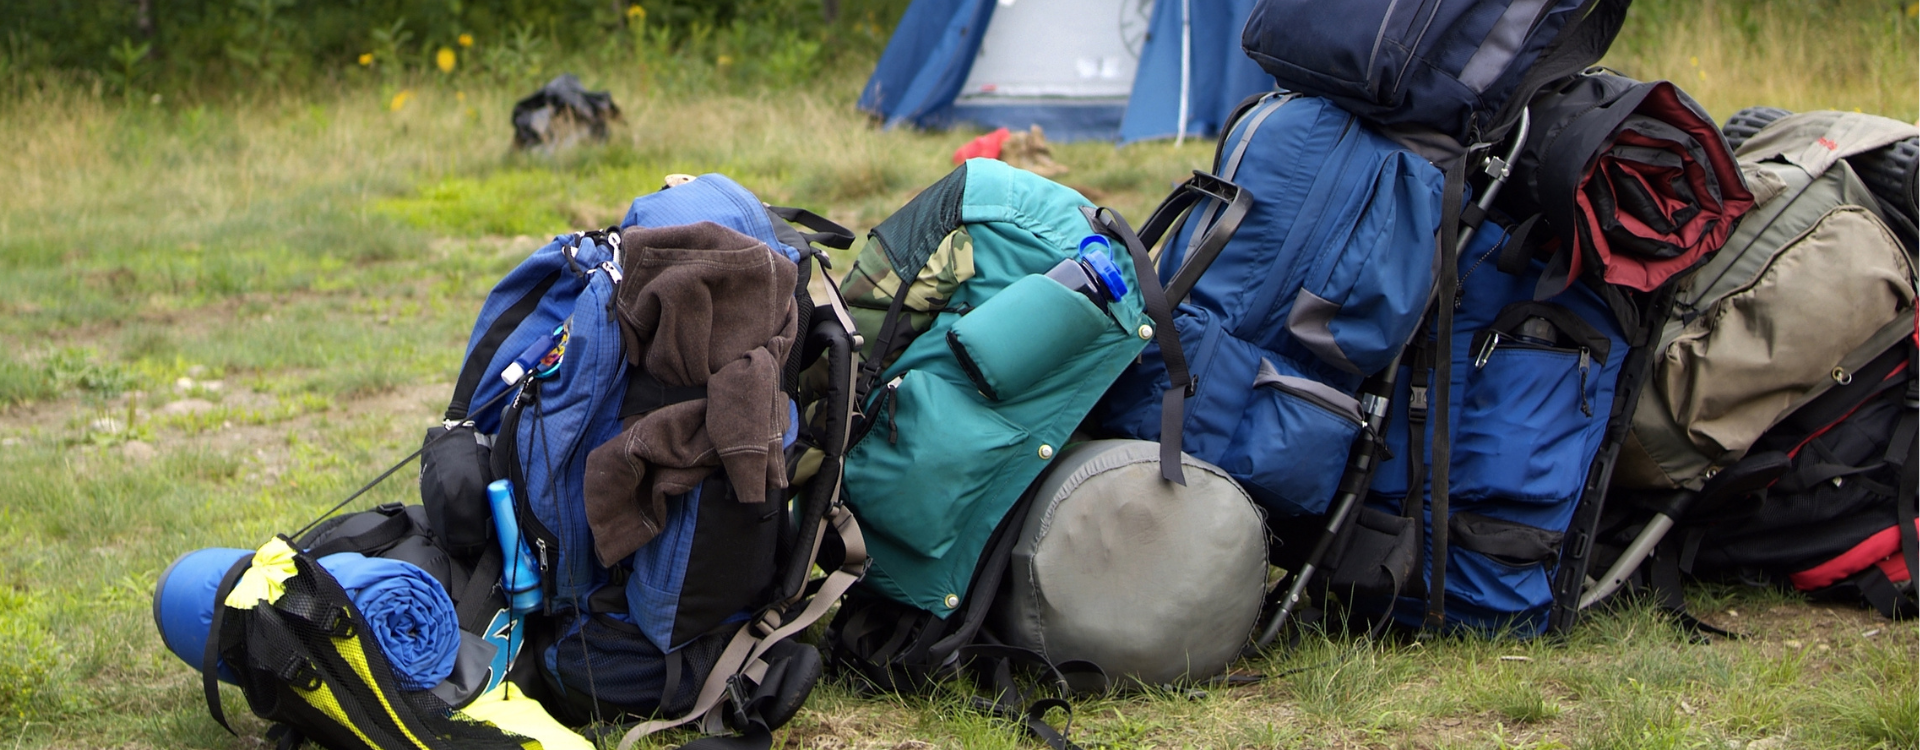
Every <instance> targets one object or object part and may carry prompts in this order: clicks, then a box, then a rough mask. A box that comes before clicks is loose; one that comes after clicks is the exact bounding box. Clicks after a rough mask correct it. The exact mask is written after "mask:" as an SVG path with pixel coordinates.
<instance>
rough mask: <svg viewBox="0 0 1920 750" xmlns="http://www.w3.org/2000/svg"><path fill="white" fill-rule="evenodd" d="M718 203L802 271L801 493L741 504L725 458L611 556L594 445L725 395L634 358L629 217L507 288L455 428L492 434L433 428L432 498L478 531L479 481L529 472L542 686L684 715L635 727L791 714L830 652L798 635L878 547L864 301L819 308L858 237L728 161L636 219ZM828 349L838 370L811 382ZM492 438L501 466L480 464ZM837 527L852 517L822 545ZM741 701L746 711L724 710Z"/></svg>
mask: <svg viewBox="0 0 1920 750" xmlns="http://www.w3.org/2000/svg"><path fill="white" fill-rule="evenodd" d="M703 221H704V222H713V223H715V224H719V225H721V226H723V227H726V228H727V229H731V230H733V231H735V232H738V233H740V234H744V235H746V236H747V237H750V238H752V239H754V240H758V241H759V242H761V243H764V244H765V245H766V246H767V248H768V249H769V250H770V251H771V252H772V253H774V254H775V256H776V257H775V258H774V259H773V261H772V262H774V263H792V264H796V265H797V266H798V268H799V269H800V270H799V273H798V274H797V276H796V278H797V284H796V288H795V290H794V294H795V298H794V301H795V308H796V310H797V313H798V319H799V320H798V322H799V325H798V338H797V339H796V341H795V343H794V345H793V347H792V350H791V353H790V356H789V359H788V361H787V362H786V363H785V367H784V371H783V374H782V378H781V379H782V383H781V388H782V390H784V391H785V392H786V393H787V394H788V396H789V400H790V402H791V403H793V404H794V405H795V409H794V411H793V412H792V413H791V417H790V419H789V420H788V424H789V430H788V433H787V435H786V437H785V440H784V445H785V447H786V450H787V452H788V456H787V459H788V460H787V466H789V467H798V466H802V465H804V466H806V467H807V469H806V470H805V471H804V472H801V471H797V470H796V471H792V472H790V480H791V485H790V488H789V493H788V494H787V495H784V496H776V497H772V498H770V502H769V503H766V504H758V505H750V504H744V503H740V502H737V501H736V500H734V499H733V497H732V487H731V486H730V485H729V483H728V481H727V478H726V474H725V473H724V472H715V474H714V475H713V476H711V477H709V478H708V479H707V480H706V481H705V482H702V483H701V484H700V485H699V486H698V487H696V488H695V489H694V490H692V491H690V492H687V493H684V494H681V495H676V496H673V497H671V498H669V501H668V508H667V515H666V518H665V519H663V521H664V522H663V524H662V526H663V528H661V529H660V533H659V534H658V536H656V537H655V538H653V539H652V540H651V541H649V542H648V543H646V544H644V545H642V546H641V547H640V549H639V550H638V551H637V552H635V553H633V554H632V555H631V556H630V557H628V558H626V559H623V560H621V561H619V562H618V563H616V564H614V565H611V566H607V565H603V564H601V562H600V560H599V559H598V558H597V557H596V555H595V551H594V539H593V531H592V529H591V528H590V527H589V525H588V521H587V514H586V504H585V500H584V495H585V476H586V470H587V457H588V454H589V453H590V452H592V451H593V450H594V449H595V448H598V447H600V446H601V445H602V444H603V443H606V442H608V441H609V440H610V439H612V438H613V437H615V436H616V435H617V434H619V432H620V431H621V428H622V422H623V420H624V419H626V418H628V417H632V416H637V415H639V414H642V413H644V412H646V411H648V410H651V409H656V408H660V407H662V406H665V405H668V404H672V403H678V402H682V401H687V400H691V399H694V398H704V397H705V393H704V391H703V390H702V389H698V388H691V387H688V388H671V387H662V386H661V385H660V383H659V381H657V380H654V379H652V378H651V377H643V375H644V372H643V370H642V369H641V368H638V367H632V366H630V365H629V364H628V361H627V357H626V352H624V351H623V343H622V334H621V330H620V324H619V322H618V321H617V318H616V315H615V301H616V298H615V295H616V291H617V290H618V288H619V285H620V284H621V282H622V277H623V273H622V262H623V260H624V258H623V254H622V251H621V246H620V240H619V238H620V236H621V235H620V233H619V231H618V229H619V228H615V229H609V230H606V231H599V232H583V233H575V234H569V235H563V236H561V237H558V238H556V239H555V240H554V241H553V242H552V243H550V244H549V245H547V246H546V247H543V248H541V249H540V250H538V251H536V252H535V253H534V254H533V256H532V257H530V258H529V259H528V260H527V261H525V262H523V263H522V264H521V265H520V266H519V267H518V268H516V269H514V271H512V272H510V273H509V274H508V275H507V276H506V278H505V279H503V280H502V281H501V282H500V284H499V285H498V286H497V287H496V288H495V289H494V291H493V293H492V294H491V295H490V296H489V298H488V301H487V303H486V305H485V306H484V307H483V309H482V313H481V315H480V318H479V320H478V322H477V323H476V325H475V328H474V333H473V336H472V339H471V341H470V343H469V347H468V355H467V359H466V364H465V366H464V367H463V369H462V372H461V375H460V378H459V380H458V381H457V384H456V390H455V396H454V398H453V400H452V404H451V405H450V407H449V409H448V414H447V423H446V424H445V425H444V426H443V427H441V428H436V430H445V431H456V430H458V431H466V432H470V433H472V434H473V436H474V437H473V438H471V439H459V440H444V439H443V440H436V441H433V443H431V444H430V446H429V448H430V454H429V456H428V461H427V462H425V463H424V464H423V467H424V468H423V477H430V478H432V479H433V481H430V482H429V481H423V488H428V487H432V488H434V491H432V492H429V493H427V494H426V496H425V500H426V504H427V505H428V507H429V511H430V515H434V516H435V518H436V519H447V520H448V521H449V522H450V526H452V527H454V528H453V536H455V537H458V538H462V539H466V538H470V537H478V538H480V539H486V538H488V534H487V533H486V532H485V531H484V530H481V529H477V528H473V522H474V520H475V519H480V520H483V521H485V522H486V523H489V524H490V523H491V516H490V513H489V512H486V511H484V510H482V509H480V508H478V507H476V505H475V501H474V498H473V497H472V493H471V491H470V490H471V488H472V487H473V486H474V485H476V484H480V485H484V483H485V482H487V481H491V480H493V479H496V478H498V479H506V480H508V481H510V482H511V486H512V489H513V495H514V496H513V507H514V509H515V515H516V519H515V520H516V521H517V523H518V526H519V528H520V532H521V536H522V538H523V539H525V540H526V542H527V544H528V547H529V551H530V553H531V555H532V557H533V558H534V560H535V561H536V563H537V566H538V568H539V571H540V590H539V591H540V601H541V605H540V608H539V610H538V611H537V612H536V613H535V614H533V615H530V616H529V620H528V625H527V627H526V631H527V635H526V636H525V640H526V642H527V644H528V646H527V648H528V653H532V654H534V660H533V661H534V665H535V667H536V668H535V669H534V670H532V671H533V672H534V673H535V674H536V675H537V677H534V678H530V682H531V687H532V688H533V689H532V690H531V691H530V692H533V693H534V694H537V695H540V694H543V695H545V696H546V698H545V700H544V703H545V704H546V706H547V708H548V709H549V710H550V711H552V712H553V713H554V714H555V715H556V716H557V717H559V718H561V719H562V720H564V721H569V722H572V723H586V722H591V721H597V720H614V719H617V718H618V717H620V716H622V715H632V716H638V717H643V718H645V717H655V716H667V717H674V718H669V719H665V720H661V721H656V722H653V723H652V724H649V725H644V726H643V727H641V728H640V729H638V730H636V733H635V734H634V735H630V737H629V742H628V744H631V740H632V738H633V737H637V736H638V734H641V733H645V732H647V731H653V730H657V729H662V728H666V727H669V726H674V725H678V724H682V723H686V722H690V721H699V722H700V723H701V726H702V728H704V729H706V730H707V731H709V732H720V731H725V730H728V729H731V730H734V731H738V732H742V733H746V734H749V735H754V736H764V735H765V734H766V732H767V731H769V730H770V729H771V728H773V727H777V726H779V725H780V724H782V723H784V722H785V721H786V719H788V718H790V717H791V716H792V715H793V713H794V712H795V711H797V710H798V708H799V705H800V702H801V701H802V700H804V698H805V696H806V694H807V692H808V691H809V690H810V689H811V686H812V684H813V682H814V681H815V680H817V679H818V676H819V674H820V667H821V662H820V659H819V656H818V654H817V652H815V651H814V650H813V649H812V648H811V647H807V646H802V645H800V644H798V643H795V642H793V641H792V640H791V639H790V636H792V635H793V634H794V633H796V632H798V631H799V630H800V629H803V628H804V627H805V625H806V623H809V622H812V621H813V620H814V619H817V618H818V617H819V616H820V615H821V614H823V613H824V611H825V610H826V608H827V606H829V605H830V604H831V603H832V601H834V600H837V599H838V597H839V593H840V592H843V591H845V590H846V588H848V587H850V586H851V585H852V584H853V583H854V582H855V581H856V580H857V579H858V578H859V576H860V575H861V573H862V572H863V571H864V567H865V556H864V554H863V553H862V551H861V550H862V548H863V545H862V544H861V543H860V541H859V534H858V529H857V527H856V526H854V524H853V520H852V518H851V516H850V514H848V513H847V512H846V511H845V510H844V508H842V507H841V506H840V503H839V502H838V500H837V495H838V490H839V486H840V466H841V461H842V459H843V457H844V453H845V445H846V440H847V435H848V430H849V427H850V420H851V413H852V404H853V401H852V387H851V384H852V378H853V362H852V358H853V348H854V346H853V338H852V336H851V334H850V333H849V332H848V327H849V324H848V321H849V319H848V317H847V316H846V315H845V314H844V309H843V308H841V307H839V306H838V305H837V299H836V300H833V301H830V304H828V305H824V306H822V307H821V310H823V311H825V312H823V313H818V314H817V313H816V311H815V308H814V305H813V303H812V301H811V299H810V296H809V294H808V292H807V288H808V282H809V279H810V273H811V270H812V269H813V267H814V264H815V263H816V262H817V261H819V260H821V259H822V258H823V256H824V252H822V251H820V250H818V249H817V248H815V247H814V246H813V245H814V243H815V242H819V243H822V244H828V245H833V246H840V247H845V246H848V245H850V243H851V242H852V236H851V234H849V233H847V232H846V230H844V229H840V228H838V227H837V226H834V225H832V224H831V222H827V221H825V220H823V219H820V217H818V216H816V215H813V214H810V213H808V212H805V211H799V210H794V209H778V208H770V207H767V206H765V205H764V204H762V203H761V202H760V201H759V200H758V198H756V197H755V196H754V195H753V194H752V193H750V192H748V191H747V190H746V189H744V188H742V187H740V186H739V185H738V184H736V183H734V182H733V181H732V180H729V179H727V178H726V177H724V176H722V175H716V174H709V175H704V176H701V177H699V178H695V179H693V180H692V181H690V182H686V183H684V184H680V185H678V186H675V187H672V188H669V189H663V190H661V191H660V192H656V193H653V194H650V195H646V196H642V197H640V198H638V199H636V200H635V201H634V203H633V206H632V208H631V209H630V210H629V211H628V213H627V215H626V218H625V219H624V220H623V222H622V228H625V227H635V226H644V227H666V226H678V225H684V224H690V223H696V222H703ZM789 222H792V223H796V224H800V225H802V226H803V227H805V228H807V229H811V230H813V231H802V230H801V229H797V228H795V227H794V226H792V225H790V224H789ZM809 368H813V369H817V371H818V373H819V375H818V377H815V378H812V379H810V380H809V382H810V383H814V384H815V385H814V386H811V387H807V388H802V387H801V385H800V381H801V377H800V374H801V371H802V370H804V369H809ZM430 439H431V438H430ZM441 446H453V448H443V447H441ZM475 446H479V447H478V448H475ZM476 453H477V454H478V455H479V456H480V457H482V463H483V464H484V465H485V466H486V469H485V470H483V471H480V472H478V473H479V474H480V475H481V476H477V477H473V476H466V475H467V474H472V473H474V472H472V471H471V470H470V469H468V467H470V466H471V465H472V464H473V463H474V459H473V455H474V454H476ZM436 454H437V455H436ZM775 502H777V503H779V504H778V505H773V503H775ZM789 503H790V504H791V508H790V510H791V511H792V512H791V513H788V512H786V511H787V510H789ZM770 507H771V509H772V510H773V512H769V510H770ZM435 508H439V510H438V512H435ZM459 529H470V530H469V531H466V532H464V533H463V532H462V531H460V530H459ZM826 530H831V531H832V532H833V533H832V534H828V535H827V538H828V541H829V543H828V544H821V543H820V542H819V540H820V539H822V538H823V537H822V534H823V533H824V532H825V531H826ZM823 548H831V552H830V557H832V558H833V559H826V560H821V561H820V564H821V565H822V567H823V568H825V569H828V570H831V571H833V572H832V574H831V575H830V576H829V577H828V579H827V580H826V581H824V582H819V581H816V582H815V583H819V584H820V585H819V587H818V588H817V589H813V588H809V585H808V584H809V582H808V577H809V571H810V570H811V569H812V568H813V567H814V564H815V562H816V559H817V558H818V557H819V556H820V553H821V550H822V549H823ZM813 592H817V595H810V594H813ZM515 674H516V675H518V674H520V672H516V673H515ZM743 675H744V676H743ZM720 683H730V684H733V688H732V689H727V690H722V689H719V688H718V687H717V686H718V685H720ZM723 705H731V706H732V709H731V710H716V709H719V708H720V707H721V706H723ZM727 716H732V717H734V719H735V720H733V721H731V722H729V721H727V720H726V717H727Z"/></svg>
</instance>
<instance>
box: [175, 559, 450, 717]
mask: <svg viewBox="0 0 1920 750" xmlns="http://www.w3.org/2000/svg"><path fill="white" fill-rule="evenodd" d="M252 555H253V550H243V549H227V548H213V549H203V550H196V551H193V552H189V553H187V554H185V555H181V556H180V558H179V559H177V560H175V561H174V562H173V564H172V565H170V566H168V567H167V570H166V572H165V573H162V574H161V576H160V583H159V585H158V586H156V587H155V590H154V597H153V619H154V623H155V624H156V625H158V626H159V628H160V637H161V639H162V640H163V641H165V642H166V644H167V648H168V650H171V651H172V652H173V653H174V655H175V656H178V657H180V659H181V660H182V661H185V662H186V663H187V664H188V665H189V666H192V667H193V668H194V669H196V670H197V669H199V668H200V665H201V661H202V659H203V657H204V655H205V651H206V647H207V631H208V629H209V628H210V627H211V626H212V624H213V612H214V607H215V606H218V602H216V601H215V600H214V594H215V591H216V589H218V588H219V586H220V580H221V578H222V577H224V576H225V575H226V573H227V571H228V570H229V569H230V568H232V567H233V565H234V564H235V563H237V562H239V561H241V560H244V559H248V558H250V557H251V556H252ZM319 562H320V567H322V568H325V569H326V571H327V572H328V573H329V574H331V575H332V576H333V577H334V579H335V580H336V581H338V582H339V583H340V587H341V588H343V589H345V590H346V592H347V598H349V599H351V600H352V601H353V604H354V607H355V608H357V609H359V610H360V614H361V616H362V617H363V618H365V620H366V623H367V629H368V631H369V632H371V633H372V634H373V640H374V642H375V643H376V644H377V645H378V646H379V648H380V651H381V653H382V654H384V655H385V656H386V658H387V663H388V664H389V665H390V666H391V667H392V670H393V675H394V678H395V680H396V681H397V682H398V683H399V686H400V688H401V689H403V690H425V689H428V688H431V687H433V686H434V685H437V684H439V683H440V681H442V680H445V679H446V678H447V676H448V675H449V674H452V673H453V665H454V660H455V658H456V657H457V656H458V652H459V650H460V624H459V615H458V613H457V612H456V611H455V610H454V606H453V599H452V597H449V596H448V595H447V590H446V588H445V587H443V586H441V585H440V582H439V581H436V580H434V578H433V577H432V576H430V575H428V574H427V572H426V571H424V570H421V569H420V568H419V566H416V565H413V564H412V563H407V562H402V561H399V560H388V559H384V558H378V557H366V556H364V555H361V554H359V553H355V552H342V553H339V554H334V555H328V556H326V557H323V558H320V560H319ZM219 677H220V679H222V680H224V681H227V682H234V679H233V675H232V673H231V672H230V671H228V668H227V666H226V665H224V664H222V665H220V674H219Z"/></svg>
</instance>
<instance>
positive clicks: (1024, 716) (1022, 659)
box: [959, 644, 1109, 750]
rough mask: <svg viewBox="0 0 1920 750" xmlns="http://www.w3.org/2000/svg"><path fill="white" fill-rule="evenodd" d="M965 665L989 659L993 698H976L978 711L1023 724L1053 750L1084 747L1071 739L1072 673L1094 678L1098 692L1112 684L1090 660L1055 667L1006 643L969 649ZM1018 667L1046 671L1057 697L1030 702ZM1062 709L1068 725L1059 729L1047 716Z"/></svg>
mask: <svg viewBox="0 0 1920 750" xmlns="http://www.w3.org/2000/svg"><path fill="white" fill-rule="evenodd" d="M959 657H960V659H961V661H962V662H967V663H971V662H972V661H974V660H976V659H985V660H988V663H989V666H988V668H987V670H986V672H987V680H986V682H987V683H988V685H990V687H989V688H988V690H989V691H991V693H992V696H993V697H991V698H988V697H985V696H979V695H976V696H974V697H973V700H972V701H971V703H972V705H973V707H974V708H976V709H979V710H981V711H985V712H987V713H990V714H993V715H995V716H999V717H1002V718H1005V719H1009V720H1012V721H1016V722H1019V723H1020V724H1021V725H1022V726H1023V727H1024V728H1025V729H1026V730H1027V733H1028V734H1031V735H1033V736H1034V737H1037V738H1039V739H1040V740H1041V741H1043V742H1046V743H1047V746H1048V747H1050V748H1052V749H1053V750H1080V746H1079V745H1076V744H1074V743H1073V742H1072V741H1071V740H1068V739H1067V735H1068V734H1071V733H1072V731H1073V706H1072V704H1070V703H1068V702H1067V700H1066V696H1067V695H1069V694H1071V693H1072V691H1073V685H1072V683H1071V682H1070V681H1069V680H1068V679H1067V675H1068V674H1079V675H1084V676H1087V677H1091V678H1093V680H1094V688H1095V689H1096V690H1105V689H1106V688H1107V687H1108V685H1109V681H1108V679H1107V675H1106V673H1105V672H1104V671H1101V669H1100V667H1099V666H1098V665H1095V664H1093V663H1092V662H1087V661H1079V660H1074V661H1066V662H1061V663H1058V664H1055V663H1054V662H1051V661H1048V660H1047V658H1046V657H1045V656H1042V655H1040V654H1039V653H1038V652H1035V651H1032V650H1030V649H1024V648H1020V647H1017V646H1007V645H1002V644H980V645H975V646H968V647H966V648H963V649H961V650H960V652H959ZM1014 665H1022V666H1030V667H1035V668H1038V669H1041V670H1043V671H1045V672H1046V673H1047V674H1048V675H1050V676H1052V678H1053V684H1054V689H1055V691H1056V694H1055V695H1054V696H1053V697H1046V698H1040V699H1037V700H1031V701H1029V700H1028V697H1029V696H1028V694H1027V692H1026V691H1024V690H1021V689H1020V685H1019V684H1018V683H1016V682H1014V679H1013V667H1014ZM1054 709H1059V710H1060V711H1062V712H1064V713H1065V714H1066V722H1065V723H1063V724H1062V725H1061V727H1060V728H1059V729H1054V728H1053V725H1051V724H1048V723H1047V720H1046V719H1047V713H1048V712H1050V711H1053V710H1054Z"/></svg>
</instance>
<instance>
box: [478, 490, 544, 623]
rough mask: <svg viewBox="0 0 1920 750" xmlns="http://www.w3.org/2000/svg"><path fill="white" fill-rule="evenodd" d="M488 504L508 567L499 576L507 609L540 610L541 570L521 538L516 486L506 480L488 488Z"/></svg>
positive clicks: (524, 611) (521, 612)
mask: <svg viewBox="0 0 1920 750" xmlns="http://www.w3.org/2000/svg"><path fill="white" fill-rule="evenodd" d="M487 502H488V503H489V504H491V505H492V506H493V530H494V531H495V532H496V533H497V534H498V535H499V537H500V551H501V552H502V553H504V554H505V555H506V564H505V565H504V566H502V567H503V568H504V569H503V570H502V571H501V572H500V584H501V586H503V587H504V588H506V590H507V600H508V602H509V604H508V606H509V607H510V608H511V609H512V610H513V613H514V614H516V615H523V614H526V613H528V612H531V611H533V610H534V609H535V608H537V607H539V606H540V567H539V564H538V563H537V562H535V560H534V558H533V551H532V550H530V549H528V548H527V540H525V539H522V538H520V523H519V522H518V521H516V520H515V519H516V518H518V516H517V515H515V513H514V510H513V483H512V482H509V481H507V480H505V479H499V480H495V481H494V482H493V483H492V484H489V485H487Z"/></svg>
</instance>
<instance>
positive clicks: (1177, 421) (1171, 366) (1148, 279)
mask: <svg viewBox="0 0 1920 750" xmlns="http://www.w3.org/2000/svg"><path fill="white" fill-rule="evenodd" d="M1094 217H1095V219H1096V220H1097V221H1098V222H1099V224H1100V226H1101V228H1102V229H1105V230H1107V231H1108V232H1110V233H1112V234H1113V235H1114V236H1115V237H1118V238H1120V243H1121V244H1123V245H1126V246H1127V254H1128V255H1129V256H1132V258H1133V269H1134V273H1133V275H1134V278H1136V279H1138V280H1139V282H1140V294H1141V296H1142V297H1144V298H1145V299H1146V308H1147V317H1148V318H1149V319H1151V320H1152V321H1153V328H1154V330H1153V340H1154V342H1155V343H1158V344H1159V345H1160V359H1161V361H1163V362H1165V363H1166V365H1167V381H1168V383H1169V384H1170V385H1169V386H1168V387H1167V392H1166V393H1165V394H1163V395H1162V396H1161V398H1160V476H1161V478H1163V479H1166V480H1167V481H1169V482H1173V483H1174V484H1178V485H1183V486H1184V485H1185V484H1186V483H1187V475H1186V472H1185V471H1183V470H1182V469H1181V467H1180V448H1181V445H1182V443H1183V439H1182V436H1181V425H1182V424H1183V423H1184V422H1185V421H1186V413H1185V412H1186V400H1187V398H1188V397H1191V396H1192V395H1193V391H1194V386H1195V385H1196V383H1195V382H1194V379H1193V375H1192V374H1190V373H1189V372H1188V371H1187V356H1186V354H1185V353H1183V352H1182V351H1181V350H1180V334H1179V332H1178V331H1177V330H1175V329H1174V327H1173V309H1172V308H1171V307H1170V306H1169V305H1168V304H1167V294H1166V292H1165V291H1164V290H1162V289H1161V288H1160V277H1159V275H1158V274H1155V273H1154V271H1153V260H1152V259H1150V258H1148V257H1147V248H1146V246H1145V245H1144V244H1142V243H1141V242H1140V236H1139V235H1136V234H1134V233H1133V227H1132V226H1129V225H1128V224H1127V219H1126V217H1124V216H1121V215H1120V214H1119V212H1116V211H1114V210H1112V209H1107V208H1102V209H1100V210H1099V211H1098V212H1096V213H1095V214H1094Z"/></svg>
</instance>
